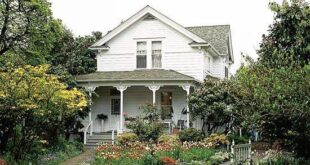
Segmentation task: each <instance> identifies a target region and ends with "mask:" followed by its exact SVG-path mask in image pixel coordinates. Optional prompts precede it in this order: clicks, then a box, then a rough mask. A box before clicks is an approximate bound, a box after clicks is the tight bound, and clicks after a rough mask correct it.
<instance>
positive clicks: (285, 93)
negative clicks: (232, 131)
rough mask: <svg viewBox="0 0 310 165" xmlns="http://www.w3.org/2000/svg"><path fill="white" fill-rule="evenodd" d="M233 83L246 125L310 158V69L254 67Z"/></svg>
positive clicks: (242, 72)
mask: <svg viewBox="0 0 310 165" xmlns="http://www.w3.org/2000/svg"><path fill="white" fill-rule="evenodd" d="M232 81H233V83H232V84H233V85H232V86H230V87H231V92H232V93H234V96H235V97H236V98H238V100H240V101H236V109H238V110H237V111H236V114H237V113H238V114H239V115H238V117H239V118H242V120H243V124H244V125H247V126H248V127H251V126H253V124H254V126H255V127H257V128H259V130H261V131H262V132H263V135H264V136H265V138H269V139H272V140H276V139H282V140H283V141H284V143H285V144H284V145H287V147H289V148H290V149H293V150H295V151H296V152H299V153H300V154H301V155H308V154H309V153H308V151H307V150H304V147H310V141H309V137H310V132H309V131H308V130H309V129H310V128H309V126H308V123H310V118H309V117H310V111H309V107H310V102H309V100H310V96H309V92H310V88H309V86H310V65H305V66H304V67H303V68H301V69H295V68H280V69H270V68H264V67H262V66H260V65H257V66H251V67H250V68H242V69H240V70H239V72H238V75H237V76H236V78H235V79H234V80H232ZM241 100H242V101H241ZM236 116H237V115H236Z"/></svg>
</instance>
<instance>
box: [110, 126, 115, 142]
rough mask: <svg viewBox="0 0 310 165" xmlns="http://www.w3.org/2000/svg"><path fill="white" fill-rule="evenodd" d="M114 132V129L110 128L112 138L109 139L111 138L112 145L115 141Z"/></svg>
mask: <svg viewBox="0 0 310 165" xmlns="http://www.w3.org/2000/svg"><path fill="white" fill-rule="evenodd" d="M114 132H115V130H114V129H113V130H112V138H111V139H112V144H113V145H114V141H115V136H114Z"/></svg>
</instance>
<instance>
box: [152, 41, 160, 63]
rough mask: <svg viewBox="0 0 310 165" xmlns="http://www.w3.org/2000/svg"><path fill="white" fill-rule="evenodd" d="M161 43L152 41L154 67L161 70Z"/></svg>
mask: <svg viewBox="0 0 310 165" xmlns="http://www.w3.org/2000/svg"><path fill="white" fill-rule="evenodd" d="M161 54H162V53H161V41H152V67H153V68H161Z"/></svg>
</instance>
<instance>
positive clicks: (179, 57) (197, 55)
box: [77, 6, 234, 132]
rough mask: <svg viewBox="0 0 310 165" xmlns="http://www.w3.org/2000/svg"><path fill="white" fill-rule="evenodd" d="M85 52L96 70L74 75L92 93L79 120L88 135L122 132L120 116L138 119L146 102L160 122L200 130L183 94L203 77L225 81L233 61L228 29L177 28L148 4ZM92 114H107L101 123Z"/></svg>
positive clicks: (185, 95) (173, 22) (222, 26)
mask: <svg viewBox="0 0 310 165" xmlns="http://www.w3.org/2000/svg"><path fill="white" fill-rule="evenodd" d="M90 49H92V50H94V51H96V52H97V72H95V73H91V74H86V75H80V76H77V81H78V83H79V84H80V85H81V86H84V87H85V88H86V89H88V90H89V91H90V93H91V92H94V93H96V95H94V94H93V95H92V97H91V98H92V106H91V112H90V113H89V117H88V118H87V119H85V121H83V122H84V125H85V127H86V126H87V128H90V130H91V132H92V131H93V132H103V131H110V130H117V131H118V132H123V131H124V130H126V126H125V124H124V123H125V119H124V118H125V116H128V117H135V116H138V115H140V114H141V113H142V111H143V110H142V109H141V106H142V105H144V104H146V103H150V104H154V105H155V106H157V107H158V108H159V109H160V110H161V111H162V114H165V115H166V116H165V117H164V119H163V122H164V123H167V124H169V125H172V124H173V123H174V124H175V125H177V123H179V124H180V123H184V125H185V126H186V127H190V126H192V127H197V128H201V123H200V121H199V120H195V121H190V114H189V113H186V112H187V111H188V104H187V96H188V95H189V94H190V93H191V92H192V91H193V90H194V87H195V86H197V85H199V83H201V82H203V80H204V78H205V77H206V76H207V75H208V76H212V77H216V78H218V79H224V78H225V77H228V76H229V67H230V65H231V64H232V63H233V62H234V61H233V53H232V43H231V32H230V26H229V25H214V26H194V27H183V26H182V25H180V24H178V23H176V22H175V21H173V20H172V19H170V18H168V17H167V16H165V15H163V14H162V13H160V12H158V11H157V10H155V9H153V8H152V7H150V6H146V7H144V8H143V9H142V10H140V11H138V12H137V13H136V14H134V15H133V16H131V17H129V18H128V19H127V20H126V21H124V22H122V23H121V24H120V25H119V26H117V27H116V28H114V29H113V30H111V31H109V32H108V33H107V34H106V35H105V36H104V37H103V38H102V39H101V40H99V41H98V42H96V43H94V44H93V45H92V46H91V47H90ZM182 112H183V113H182ZM184 112H185V113H184ZM98 114H105V115H107V116H108V118H107V119H106V120H105V121H104V123H103V124H102V123H101V121H100V120H98V119H97V115H98ZM167 114H168V115H167Z"/></svg>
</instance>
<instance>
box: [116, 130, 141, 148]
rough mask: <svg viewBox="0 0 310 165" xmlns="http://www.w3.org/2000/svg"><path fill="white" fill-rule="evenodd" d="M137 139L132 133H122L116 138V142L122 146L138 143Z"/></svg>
mask: <svg viewBox="0 0 310 165" xmlns="http://www.w3.org/2000/svg"><path fill="white" fill-rule="evenodd" d="M138 139H139V138H138V136H137V134H135V133H132V132H127V133H122V134H120V135H118V136H117V142H118V143H120V144H122V145H125V144H127V143H130V142H135V141H138Z"/></svg>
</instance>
